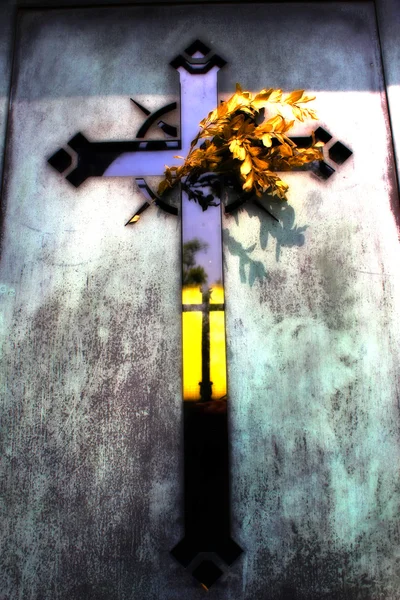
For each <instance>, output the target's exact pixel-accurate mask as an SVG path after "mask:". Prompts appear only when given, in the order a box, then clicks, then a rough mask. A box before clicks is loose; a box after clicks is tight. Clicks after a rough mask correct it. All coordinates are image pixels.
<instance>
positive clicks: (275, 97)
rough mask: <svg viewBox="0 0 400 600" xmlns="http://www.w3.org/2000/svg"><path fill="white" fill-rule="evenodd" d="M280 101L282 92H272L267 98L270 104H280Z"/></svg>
mask: <svg viewBox="0 0 400 600" xmlns="http://www.w3.org/2000/svg"><path fill="white" fill-rule="evenodd" d="M281 100H282V90H274V91H273V92H272V93H271V95H270V97H269V101H270V102H280V101H281Z"/></svg>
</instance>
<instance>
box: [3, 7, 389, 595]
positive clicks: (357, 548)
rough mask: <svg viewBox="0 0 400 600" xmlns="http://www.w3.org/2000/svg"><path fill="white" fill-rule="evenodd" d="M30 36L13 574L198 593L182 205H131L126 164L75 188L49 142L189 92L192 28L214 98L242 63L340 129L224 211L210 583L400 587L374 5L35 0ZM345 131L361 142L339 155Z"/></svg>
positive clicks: (14, 118)
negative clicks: (210, 66)
mask: <svg viewBox="0 0 400 600" xmlns="http://www.w3.org/2000/svg"><path fill="white" fill-rule="evenodd" d="M9 14H11V13H9ZM10 18H11V17H10ZM16 35H17V43H16V46H15V48H16V52H15V57H14V72H13V82H12V98H11V100H12V102H11V110H10V114H9V120H8V138H7V148H6V152H7V160H6V163H5V173H4V175H5V177H4V198H3V212H4V225H3V232H2V257H1V263H0V292H1V293H0V303H1V304H0V336H1V340H0V341H1V360H2V368H1V377H2V379H1V384H0V385H1V388H0V389H1V411H2V416H1V419H2V448H1V455H2V457H3V460H2V463H1V481H2V495H1V504H0V507H1V511H2V512H1V518H0V522H1V527H0V536H1V537H0V564H1V568H0V599H2V600H5V599H7V600H17V599H18V600H20V599H23V600H25V599H28V598H29V599H30V600H50V599H51V600H67V599H68V600H128V599H129V600H156V599H157V600H176V599H177V598H182V599H185V600H186V599H188V600H189V599H190V600H197V599H200V598H203V596H204V590H202V589H201V588H200V587H199V586H198V584H197V583H196V582H195V581H194V579H193V578H192V577H191V576H190V575H189V574H188V573H186V572H185V571H184V570H183V569H182V567H181V566H180V565H179V564H178V563H176V562H175V561H174V560H173V559H172V558H171V556H170V554H169V551H170V550H171V548H172V547H173V546H174V545H175V544H176V543H177V542H178V541H179V540H180V539H181V538H182V535H183V498H182V490H183V484H182V465H183V449H182V413H181V322H180V319H181V297H180V293H181V289H180V283H181V276H180V259H181V256H180V254H181V243H180V221H179V218H177V217H174V216H171V215H167V214H165V213H163V212H161V211H160V210H158V209H156V208H152V209H149V210H148V211H147V212H146V213H145V215H144V216H143V218H142V219H141V220H140V221H139V223H137V224H136V225H135V226H134V227H133V228H129V227H124V223H126V221H127V220H128V219H129V217H131V216H132V214H133V213H134V211H135V210H136V209H137V208H138V207H139V206H140V204H141V203H142V202H143V198H142V197H141V195H140V193H139V190H138V189H137V188H136V187H135V185H134V182H133V180H132V178H129V177H126V178H119V179H117V178H111V177H108V178H91V179H88V180H87V181H86V182H85V183H84V184H82V185H81V186H80V187H79V188H77V189H76V188H74V187H73V186H71V185H70V184H69V183H68V182H67V181H66V180H65V179H64V178H63V177H62V176H61V175H59V174H58V173H57V172H56V171H55V170H54V169H52V168H51V167H50V166H49V165H48V164H47V159H48V158H49V156H51V155H52V154H53V153H54V152H55V151H56V150H57V149H58V148H60V147H62V146H65V145H66V143H67V142H68V140H70V139H71V138H72V137H73V136H74V135H75V134H76V133H77V132H82V133H83V134H84V135H85V136H86V137H88V138H89V139H90V140H99V141H101V140H129V139H132V138H134V136H135V133H136V132H137V130H138V128H139V126H140V125H141V123H142V118H141V115H140V112H138V111H137V110H135V108H134V107H133V106H132V103H131V101H130V98H132V97H134V98H135V99H137V100H138V101H139V102H142V103H143V104H145V103H146V106H149V108H152V109H155V108H156V107H158V106H163V105H165V104H166V103H167V102H171V101H172V100H179V85H178V83H179V78H178V74H177V72H176V71H175V70H174V69H172V68H171V67H169V66H168V63H169V62H170V60H171V59H173V58H174V57H175V56H176V55H177V54H178V53H180V52H181V51H182V50H184V48H185V47H187V46H188V45H189V44H190V43H191V42H192V41H193V40H194V39H196V38H199V39H201V40H202V41H203V42H204V43H206V44H208V45H209V46H211V47H212V48H213V49H214V50H215V51H216V52H217V53H218V54H220V55H221V56H222V57H223V58H224V59H225V60H226V61H227V65H226V66H225V67H224V68H223V69H222V70H221V71H220V73H219V94H220V98H221V99H223V98H226V97H228V96H229V95H231V94H232V93H233V91H234V89H235V83H236V81H239V82H240V83H241V84H242V86H243V87H244V88H247V89H250V90H253V91H257V90H259V89H261V88H263V87H269V86H271V87H281V88H283V89H284V90H287V91H291V90H293V89H297V88H302V87H305V88H306V89H307V91H308V92H310V93H311V94H315V95H316V101H315V102H314V103H313V107H314V108H315V109H316V110H317V113H318V117H319V120H318V122H307V123H304V124H299V125H298V126H297V129H296V130H295V132H294V133H295V134H297V135H301V134H309V133H310V131H311V130H312V129H314V128H315V127H317V126H321V127H323V128H324V129H326V130H327V131H329V132H330V134H331V135H332V140H331V142H330V143H329V144H328V147H327V148H326V149H325V152H326V160H327V162H328V163H329V164H331V166H332V167H333V168H335V173H334V174H333V175H332V177H330V178H329V179H328V180H326V181H324V180H321V179H319V178H318V177H317V176H316V175H315V174H312V173H310V172H304V173H303V172H302V173H288V174H285V177H284V179H285V180H286V181H287V182H288V183H289V185H290V192H289V203H281V202H278V201H271V200H269V199H268V198H267V199H264V202H265V205H266V206H268V207H269V209H270V210H271V212H272V213H274V214H275V215H276V216H277V217H278V219H279V223H277V222H275V221H273V220H271V219H270V218H269V217H268V215H266V213H264V212H263V211H261V210H260V209H258V208H257V207H256V206H252V205H249V206H247V207H246V208H244V209H243V210H242V211H240V212H239V213H238V214H237V215H232V216H230V217H228V216H225V217H224V221H223V247H224V268H225V287H226V329H227V331H226V332H227V348H228V382H229V403H230V444H231V481H232V513H233V522H232V535H233V537H234V538H235V539H236V541H237V542H238V543H239V544H240V545H241V547H242V548H244V550H245V552H244V554H243V555H242V556H241V557H240V558H239V559H238V561H237V562H236V563H234V565H233V566H232V567H231V568H230V569H228V570H227V571H226V573H224V575H223V577H222V578H221V580H220V581H219V582H218V583H217V584H216V585H215V586H214V587H213V588H212V589H211V591H210V593H209V595H210V597H211V598H215V599H218V600H225V599H227V600H234V599H235V600H241V599H242V600H277V599H280V600H289V598H290V599H294V600H320V599H326V600H356V599H357V600H378V599H379V600H400V570H399V560H400V545H399V542H400V529H399V516H398V515H399V509H400V506H399V504H400V493H399V492H400V490H399V476H398V473H399V467H400V428H399V395H400V394H399V392H400V390H399V381H400V379H399V375H400V373H399V361H398V356H399V349H400V348H399V346H400V342H399V340H400V309H399V307H400V273H399V269H398V264H399V260H400V247H399V235H398V234H399V220H400V215H399V203H398V191H397V182H396V177H395V168H394V157H393V148H392V141H391V132H390V124H389V113H388V106H387V102H386V91H385V86H384V78H383V70H382V64H381V51H380V46H379V40H378V32H377V29H376V18H375V10H374V6H373V4H372V3H370V2H355V3H351V2H350V3H348V2H346V3H340V2H338V3H336V2H335V3H328V4H326V3H323V4H318V5H317V4H313V3H305V4H302V3H296V4H293V3H288V4H286V3H276V4H271V5H263V4H251V3H246V4H245V5H243V4H240V3H238V4H235V6H230V7H229V10H228V8H227V7H226V6H223V5H215V6H212V5H207V6H205V5H198V6H194V5H193V6H191V7H190V9H189V8H188V7H187V6H179V5H176V6H174V7H172V6H168V7H167V6H165V7H164V6H161V5H160V6H151V7H150V6H146V7H139V6H136V7H135V6H131V7H122V6H121V7H108V8H85V9H80V8H71V9H68V10H67V9H62V8H60V9H54V10H39V9H38V10H26V11H20V14H19V19H18V26H17V33H16ZM349 46H350V52H349ZM4 47H5V46H4ZM7 60H8V59H7ZM7 64H8V63H7V61H5V62H4V64H3V68H5V69H7V68H8V67H7ZM4 65H5V66H4ZM5 73H6V71H5ZM4 89H5V88H4ZM178 119H179V111H176V113H175V114H172V115H171V123H172V122H175V124H178ZM153 133H154V132H149V136H150V137H152V135H153ZM337 141H340V142H341V143H343V144H344V145H345V146H346V147H348V148H350V149H351V150H352V152H353V154H352V156H351V157H350V158H349V159H348V160H347V161H346V162H345V163H344V164H342V165H337V164H335V163H334V162H333V161H331V160H330V159H329V156H328V150H329V147H331V146H332V145H333V144H334V143H336V142H337ZM152 184H155V180H154V181H152Z"/></svg>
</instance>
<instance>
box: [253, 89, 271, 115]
mask: <svg viewBox="0 0 400 600" xmlns="http://www.w3.org/2000/svg"><path fill="white" fill-rule="evenodd" d="M273 91H274V90H273V88H270V89H269V90H261V92H260V93H259V94H257V95H256V96H255V98H254V100H253V101H252V103H251V104H252V106H254V108H256V109H257V110H259V109H260V108H264V107H265V106H266V105H267V104H268V101H269V97H270V96H271V94H272V92H273Z"/></svg>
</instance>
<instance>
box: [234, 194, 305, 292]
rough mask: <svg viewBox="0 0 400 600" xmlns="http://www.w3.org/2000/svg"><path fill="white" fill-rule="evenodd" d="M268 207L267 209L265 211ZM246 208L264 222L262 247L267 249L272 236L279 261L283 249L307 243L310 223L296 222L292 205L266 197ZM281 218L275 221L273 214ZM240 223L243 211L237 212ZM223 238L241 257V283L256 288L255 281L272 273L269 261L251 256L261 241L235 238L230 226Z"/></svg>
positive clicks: (262, 225)
mask: <svg viewBox="0 0 400 600" xmlns="http://www.w3.org/2000/svg"><path fill="white" fill-rule="evenodd" d="M262 207H265V209H266V210H263V208H262ZM243 211H246V212H247V214H248V215H249V217H256V218H258V219H259V221H260V241H259V243H260V247H261V248H262V250H266V249H267V246H268V242H269V241H270V238H274V239H275V241H276V248H275V257H276V261H277V262H279V259H280V255H281V248H282V247H287V248H291V247H293V246H299V247H300V246H303V245H304V243H305V236H304V232H305V231H306V229H307V227H308V225H302V226H300V227H298V226H297V224H296V213H295V210H294V208H293V206H291V205H290V204H288V203H287V202H282V201H281V200H275V199H274V198H272V197H268V196H267V197H264V198H263V199H262V201H260V202H259V204H252V203H248V204H246V205H245V207H244V208H243V209H242V211H241V212H243ZM266 211H268V212H269V213H271V214H272V215H274V216H275V217H276V218H277V219H278V221H275V220H274V219H273V218H272V216H271V214H268V212H266ZM235 221H236V224H237V225H239V221H240V213H239V212H238V213H236V214H235ZM223 240H224V245H225V248H226V249H227V250H228V252H230V254H232V255H233V256H238V257H239V275H240V281H241V283H248V284H249V285H250V287H252V286H253V285H254V283H255V281H256V280H257V279H258V280H262V279H265V278H267V277H268V272H267V270H266V268H265V261H259V260H256V259H255V258H253V257H252V256H251V254H252V252H253V251H254V250H255V249H256V247H257V243H255V244H252V245H251V246H248V247H245V246H244V245H243V244H242V243H241V242H239V241H238V240H236V239H235V237H234V236H233V234H232V232H231V230H230V229H228V228H225V229H224V230H223ZM224 263H225V264H224V267H225V269H226V268H227V265H226V259H225V257H224Z"/></svg>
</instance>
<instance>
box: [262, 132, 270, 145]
mask: <svg viewBox="0 0 400 600" xmlns="http://www.w3.org/2000/svg"><path fill="white" fill-rule="evenodd" d="M261 139H262V143H263V144H264V146H266V147H267V148H270V147H271V146H272V137H271V136H270V134H269V133H264V135H263V136H262V138H261Z"/></svg>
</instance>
